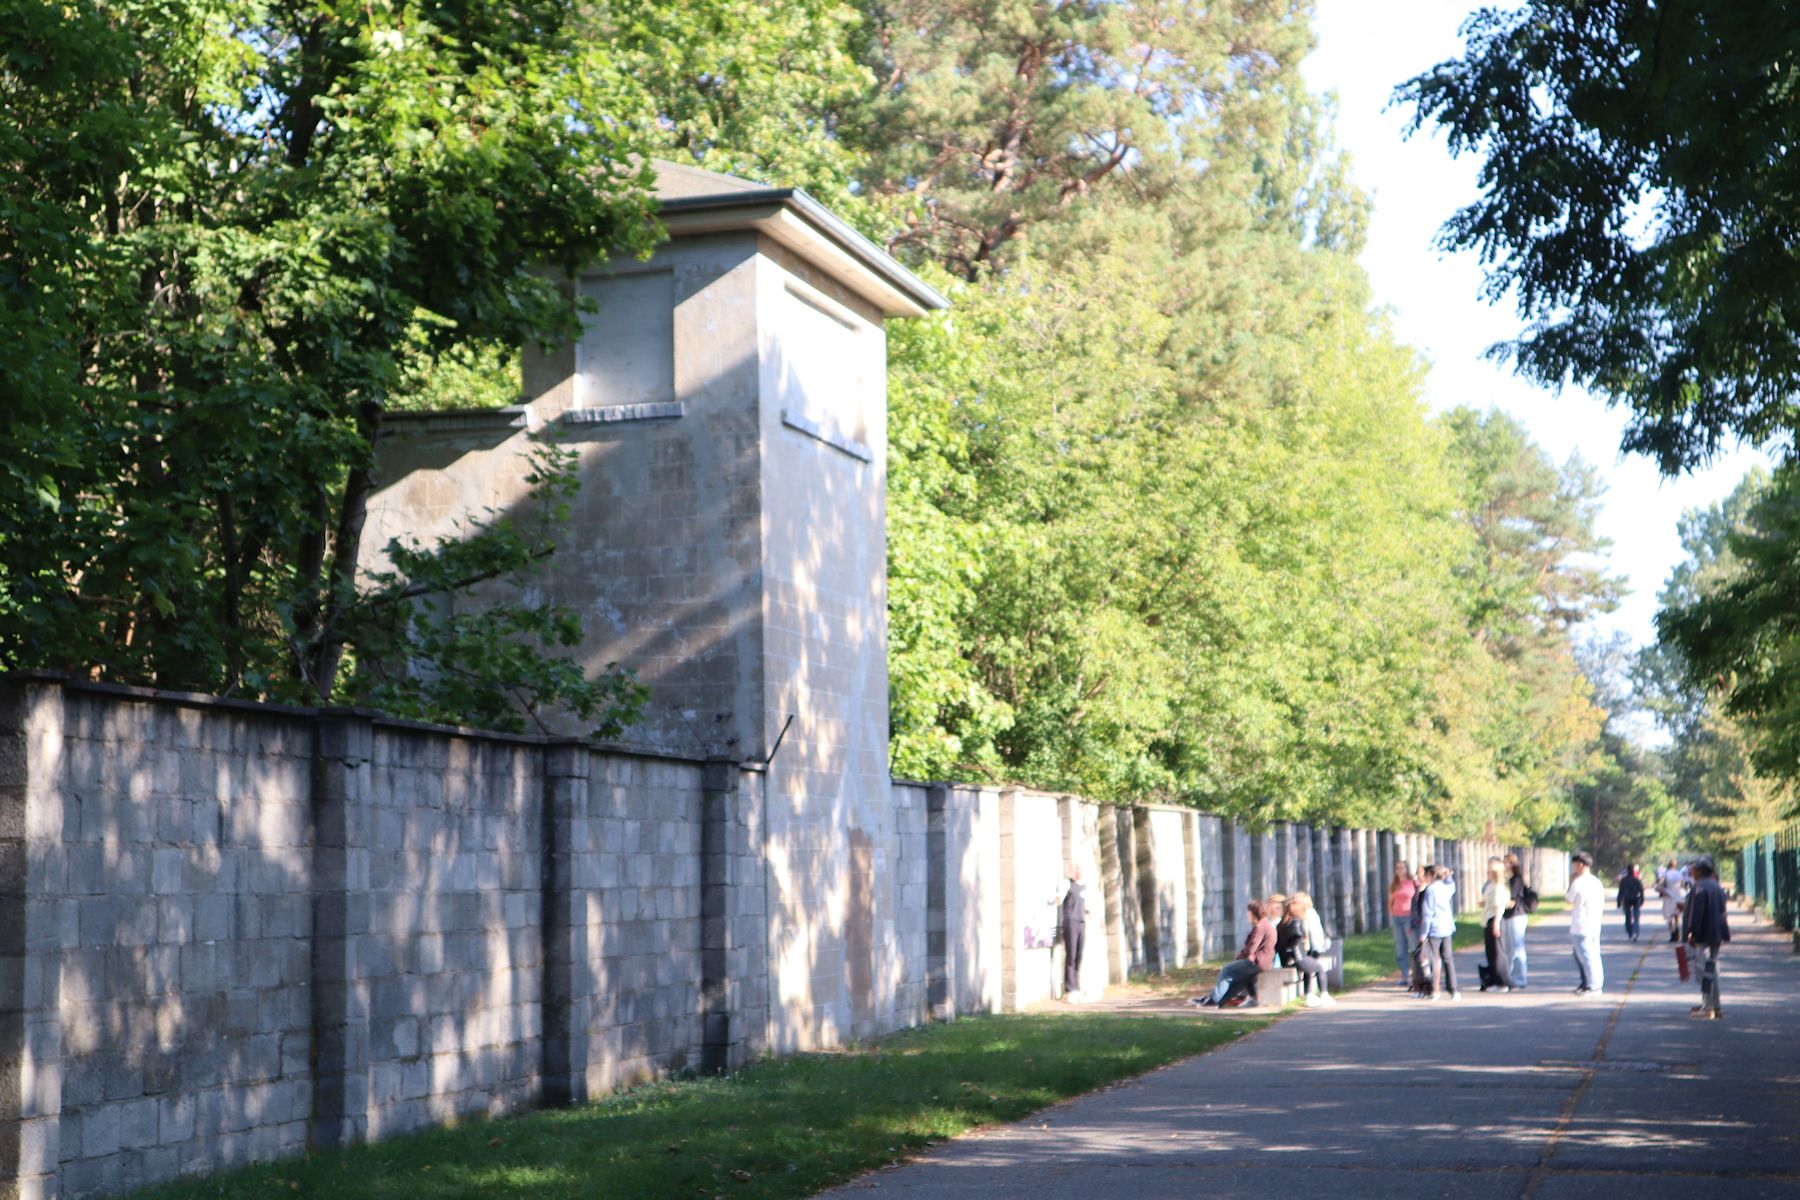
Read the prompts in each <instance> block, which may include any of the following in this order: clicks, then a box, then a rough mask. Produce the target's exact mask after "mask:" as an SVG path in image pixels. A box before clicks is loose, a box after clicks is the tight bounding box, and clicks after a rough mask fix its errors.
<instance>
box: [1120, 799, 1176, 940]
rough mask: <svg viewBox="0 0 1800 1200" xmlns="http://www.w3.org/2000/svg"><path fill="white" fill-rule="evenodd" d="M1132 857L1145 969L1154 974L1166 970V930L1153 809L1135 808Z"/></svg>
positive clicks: (1132, 827) (1132, 828)
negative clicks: (1159, 898)
mask: <svg viewBox="0 0 1800 1200" xmlns="http://www.w3.org/2000/svg"><path fill="white" fill-rule="evenodd" d="M1129 811H1130V813H1131V843H1132V851H1133V853H1132V861H1133V862H1135V863H1136V864H1137V905H1138V922H1139V927H1140V928H1141V929H1142V930H1143V931H1144V933H1143V937H1144V970H1146V971H1148V972H1149V973H1150V974H1152V975H1162V974H1165V973H1166V971H1167V966H1166V964H1165V961H1164V960H1165V954H1164V950H1163V930H1162V921H1161V919H1160V912H1159V906H1158V904H1157V895H1156V893H1157V888H1158V880H1157V877H1156V831H1155V830H1153V829H1152V828H1151V827H1150V810H1149V809H1147V808H1132V809H1131V810H1129Z"/></svg>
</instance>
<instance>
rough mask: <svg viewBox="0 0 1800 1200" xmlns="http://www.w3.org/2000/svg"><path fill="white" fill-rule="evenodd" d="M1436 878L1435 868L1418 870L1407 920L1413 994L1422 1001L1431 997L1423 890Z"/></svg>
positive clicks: (1431, 866) (1424, 867)
mask: <svg viewBox="0 0 1800 1200" xmlns="http://www.w3.org/2000/svg"><path fill="white" fill-rule="evenodd" d="M1436 877H1437V867H1435V866H1434V865H1432V864H1431V863H1426V864H1425V865H1424V866H1422V867H1420V868H1419V876H1418V878H1417V879H1416V880H1415V881H1414V883H1415V885H1416V887H1415V890H1414V891H1413V899H1412V913H1411V915H1409V916H1408V917H1407V918H1406V920H1407V925H1408V927H1409V928H1410V929H1411V930H1412V943H1413V978H1412V985H1413V994H1414V995H1415V996H1418V997H1420V998H1421V999H1423V998H1424V997H1427V996H1429V995H1431V960H1430V959H1428V958H1426V957H1425V889H1426V888H1427V887H1428V886H1429V885H1430V884H1431V881H1432V880H1433V879H1435V878H1436Z"/></svg>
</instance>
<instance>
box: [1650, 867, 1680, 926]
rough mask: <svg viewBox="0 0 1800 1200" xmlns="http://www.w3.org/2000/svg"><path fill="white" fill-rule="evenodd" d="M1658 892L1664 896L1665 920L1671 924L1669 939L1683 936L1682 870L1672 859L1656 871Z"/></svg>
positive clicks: (1663, 911)
mask: <svg viewBox="0 0 1800 1200" xmlns="http://www.w3.org/2000/svg"><path fill="white" fill-rule="evenodd" d="M1656 894H1657V895H1658V896H1660V897H1662V915H1663V921H1664V922H1666V923H1667V924H1668V926H1669V940H1670V941H1671V942H1674V941H1679V940H1680V938H1681V870H1680V868H1678V867H1677V866H1676V865H1675V860H1674V859H1672V858H1671V859H1670V860H1669V865H1668V866H1666V867H1664V868H1663V869H1662V870H1660V871H1658V872H1657V873H1656Z"/></svg>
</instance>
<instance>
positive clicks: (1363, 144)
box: [1304, 0, 1766, 645]
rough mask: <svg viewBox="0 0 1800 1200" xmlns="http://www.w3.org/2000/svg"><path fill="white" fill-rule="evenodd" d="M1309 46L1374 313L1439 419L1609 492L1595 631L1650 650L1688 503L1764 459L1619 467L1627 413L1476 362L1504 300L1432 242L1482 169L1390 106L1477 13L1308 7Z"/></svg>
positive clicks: (1365, 1) (1501, 321) (1361, 5)
mask: <svg viewBox="0 0 1800 1200" xmlns="http://www.w3.org/2000/svg"><path fill="white" fill-rule="evenodd" d="M1317 2H1318V17H1317V20H1316V22H1315V27H1316V29H1317V31H1318V40H1319V44H1318V48H1317V50H1315V51H1314V52H1313V54H1312V56H1311V57H1310V58H1308V59H1307V61H1306V63H1305V65H1304V70H1305V74H1306V78H1307V82H1308V84H1309V85H1310V86H1311V87H1312V88H1313V90H1314V91H1317V92H1333V93H1336V98H1337V110H1338V111H1337V119H1336V123H1335V124H1336V131H1337V140H1338V144H1339V146H1340V148H1342V149H1343V150H1344V151H1346V152H1347V153H1348V155H1349V158H1350V165H1351V174H1352V175H1353V177H1354V178H1355V180H1356V182H1357V184H1358V185H1359V186H1360V187H1361V188H1362V189H1363V190H1364V191H1365V192H1368V193H1369V194H1370V195H1371V197H1372V199H1373V202H1374V213H1373V215H1372V218H1371V221H1370V225H1369V240H1368V248H1367V249H1366V250H1365V251H1364V252H1363V257H1362V262H1363V267H1364V268H1365V269H1366V270H1367V272H1368V274H1369V278H1370V282H1371V283H1372V285H1373V287H1374V292H1375V299H1376V303H1377V304H1380V305H1382V306H1384V307H1386V308H1388V309H1390V310H1391V312H1392V313H1393V321H1394V327H1395V330H1396V332H1397V334H1398V335H1399V337H1400V340H1401V341H1403V342H1405V343H1407V344H1408V345H1410V346H1412V347H1413V348H1414V349H1416V350H1417V351H1419V352H1420V353H1421V354H1422V355H1423V356H1424V357H1425V358H1426V360H1427V361H1428V362H1429V363H1430V365H1431V370H1430V375H1429V378H1428V383H1427V388H1426V392H1427V396H1426V398H1427V400H1428V402H1429V403H1430V404H1431V406H1432V408H1434V409H1445V408H1450V407H1453V406H1455V405H1458V404H1468V405H1471V406H1474V407H1476V408H1489V407H1493V408H1499V409H1501V410H1503V411H1505V412H1507V413H1510V414H1512V415H1513V416H1514V417H1516V418H1518V419H1519V420H1520V421H1522V422H1523V423H1524V424H1525V426H1526V428H1527V429H1529V430H1530V432H1531V435H1532V437H1533V438H1534V439H1535V440H1536V441H1537V442H1538V444H1539V445H1541V446H1543V447H1544V448H1545V449H1546V450H1548V451H1549V452H1550V454H1551V456H1552V457H1553V458H1555V459H1556V460H1557V461H1558V462H1563V461H1565V460H1566V459H1567V458H1568V457H1569V456H1570V455H1571V454H1579V455H1581V457H1582V458H1583V459H1585V460H1586V461H1587V462H1588V463H1589V464H1591V465H1592V466H1594V467H1596V468H1597V469H1598V470H1599V472H1600V474H1601V477H1602V478H1603V479H1604V480H1605V482H1606V485H1607V493H1606V495H1605V497H1604V498H1603V501H1602V509H1601V515H1600V518H1599V527H1600V532H1601V534H1602V535H1604V536H1605V537H1607V538H1609V539H1610V540H1611V541H1612V543H1613V545H1612V551H1611V555H1610V557H1611V565H1612V570H1613V571H1614V573H1615V574H1618V575H1622V576H1624V577H1625V579H1626V581H1627V584H1628V587H1629V589H1630V591H1629V594H1628V595H1627V596H1626V597H1625V600H1624V602H1623V604H1621V606H1620V607H1619V609H1618V611H1616V612H1613V613H1610V614H1607V615H1605V616H1603V617H1600V618H1597V619H1596V620H1595V621H1594V622H1592V623H1591V624H1592V629H1591V630H1590V631H1588V632H1590V633H1591V634H1592V635H1595V636H1599V637H1610V636H1612V635H1613V634H1614V633H1623V634H1625V635H1626V636H1627V637H1629V638H1630V639H1631V641H1632V642H1633V643H1635V644H1639V645H1642V644H1646V643H1648V642H1651V641H1653V640H1655V637H1656V630H1655V625H1654V621H1655V615H1656V594H1657V592H1658V590H1659V589H1660V588H1661V587H1662V584H1663V582H1664V580H1666V579H1667V578H1668V575H1669V571H1670V570H1671V568H1673V567H1674V566H1675V564H1676V563H1677V562H1679V561H1680V560H1681V558H1682V552H1681V546H1680V541H1679V537H1678V534H1677V529H1676V522H1677V520H1678V518H1679V517H1680V516H1681V514H1682V513H1683V512H1684V511H1685V510H1687V509H1689V508H1694V507H1700V506H1704V505H1708V504H1712V503H1714V502H1716V501H1718V500H1721V499H1723V498H1724V497H1725V496H1726V495H1727V494H1728V493H1729V492H1730V491H1731V489H1732V488H1733V487H1735V486H1736V485H1737V482H1738V480H1740V479H1742V478H1743V476H1744V473H1745V472H1746V471H1748V470H1749V469H1750V467H1751V466H1753V465H1755V464H1757V463H1759V462H1765V461H1766V460H1765V459H1764V458H1763V457H1762V456H1761V455H1759V454H1757V453H1756V452H1754V451H1750V450H1739V451H1737V452H1735V453H1732V454H1729V455H1726V456H1724V457H1723V458H1721V459H1719V460H1718V461H1716V462H1715V463H1713V464H1712V465H1711V466H1710V467H1709V468H1707V469H1706V470H1704V471H1700V472H1696V473H1693V474H1689V475H1684V476H1680V477H1678V478H1675V479H1670V480H1665V479H1663V478H1662V476H1661V475H1660V473H1659V472H1658V471H1657V469H1656V467H1655V465H1654V464H1652V463H1651V462H1650V461H1649V460H1648V459H1646V458H1643V457H1642V456H1638V455H1632V456H1630V457H1623V456H1621V455H1620V453H1619V439H1620V435H1621V434H1622V433H1623V431H1624V427H1625V415H1624V414H1623V413H1622V412H1621V411H1619V410H1616V409H1609V408H1608V407H1607V406H1606V405H1605V404H1604V403H1603V402H1601V401H1599V400H1596V399H1594V398H1593V397H1591V396H1588V395H1587V394H1585V393H1584V392H1581V391H1580V390H1578V389H1565V390H1563V391H1562V392H1560V393H1556V392H1552V391H1549V390H1547V389H1544V388H1540V387H1538V386H1536V385H1534V384H1531V383H1527V382H1526V381H1524V380H1523V379H1520V378H1519V377H1517V376H1516V375H1514V374H1513V373H1512V369H1511V368H1510V367H1509V366H1507V365H1504V364H1495V363H1493V362H1490V361H1489V360H1487V359H1486V358H1484V357H1483V351H1485V350H1486V349H1487V347H1489V346H1491V345H1493V344H1494V343H1496V342H1501V341H1506V340H1509V339H1511V338H1513V337H1514V336H1516V335H1517V334H1518V332H1519V330H1520V328H1521V327H1522V324H1523V323H1522V321H1521V320H1520V318H1519V316H1518V313H1517V311H1516V310H1515V309H1513V308H1512V307H1511V305H1510V304H1502V305H1499V306H1494V305H1489V304H1488V303H1487V302H1486V301H1484V300H1483V299H1482V298H1481V283H1482V273H1481V269H1480V264H1479V263H1478V262H1477V260H1476V258H1475V256H1474V255H1472V254H1467V253H1463V254H1458V255H1455V256H1447V255H1445V254H1443V253H1442V252H1440V251H1438V250H1437V249H1435V248H1434V247H1433V245H1432V241H1433V237H1434V235H1435V234H1436V232H1437V230H1438V227H1439V226H1441V225H1442V224H1443V223H1444V221H1445V220H1446V219H1447V218H1448V217H1449V216H1450V215H1451V213H1453V212H1454V211H1455V210H1456V209H1457V208H1459V207H1461V206H1463V205H1464V204H1467V203H1468V202H1469V201H1470V200H1472V199H1474V198H1475V196H1476V195H1477V188H1476V184H1475V178H1476V171H1477V168H1478V166H1479V162H1478V160H1477V159H1476V158H1474V157H1471V156H1464V157H1463V158H1460V159H1457V158H1452V157H1451V156H1450V152H1449V150H1448V149H1446V147H1445V144H1444V139H1443V137H1442V135H1441V134H1435V133H1433V132H1431V131H1430V130H1429V129H1426V130H1421V131H1420V132H1419V133H1417V134H1414V135H1413V137H1412V138H1410V139H1408V138H1406V137H1405V136H1404V130H1405V126H1406V120H1407V117H1408V115H1409V111H1410V110H1409V109H1408V108H1406V107H1405V106H1403V105H1394V106H1392V107H1389V98H1390V96H1391V95H1392V92H1393V89H1394V87H1395V86H1396V85H1397V84H1399V83H1401V82H1403V81H1404V80H1406V79H1409V78H1411V77H1412V76H1414V75H1416V74H1418V73H1420V72H1421V71H1424V70H1426V69H1427V68H1429V67H1431V66H1434V65H1435V64H1437V63H1439V62H1442V61H1444V60H1446V59H1449V58H1453V57H1456V56H1458V55H1459V54H1460V52H1461V49H1462V39H1461V38H1459V37H1458V36H1457V32H1456V31H1457V28H1458V27H1459V26H1460V25H1461V24H1462V22H1463V20H1464V18H1465V17H1466V16H1467V15H1468V14H1469V13H1470V12H1472V11H1473V10H1474V8H1475V7H1477V6H1476V5H1471V4H1465V3H1463V2H1462V0H1317Z"/></svg>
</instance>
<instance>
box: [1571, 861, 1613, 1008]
mask: <svg viewBox="0 0 1800 1200" xmlns="http://www.w3.org/2000/svg"><path fill="white" fill-rule="evenodd" d="M1569 874H1570V876H1571V878H1570V880H1569V892H1568V901H1569V944H1570V946H1571V948H1572V949H1573V950H1574V953H1575V969H1576V970H1577V971H1579V972H1581V986H1579V987H1577V988H1576V989H1575V994H1576V995H1577V996H1587V995H1595V996H1598V995H1599V994H1600V993H1602V992H1604V991H1605V990H1606V965H1605V964H1604V963H1602V962H1601V961H1600V913H1601V910H1602V909H1603V908H1604V907H1605V905H1606V893H1605V890H1604V889H1602V888H1601V886H1600V881H1599V880H1598V879H1596V878H1594V860H1593V859H1591V858H1589V857H1588V856H1587V855H1586V854H1585V853H1577V854H1576V855H1575V857H1574V858H1572V859H1570V860H1569Z"/></svg>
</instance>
